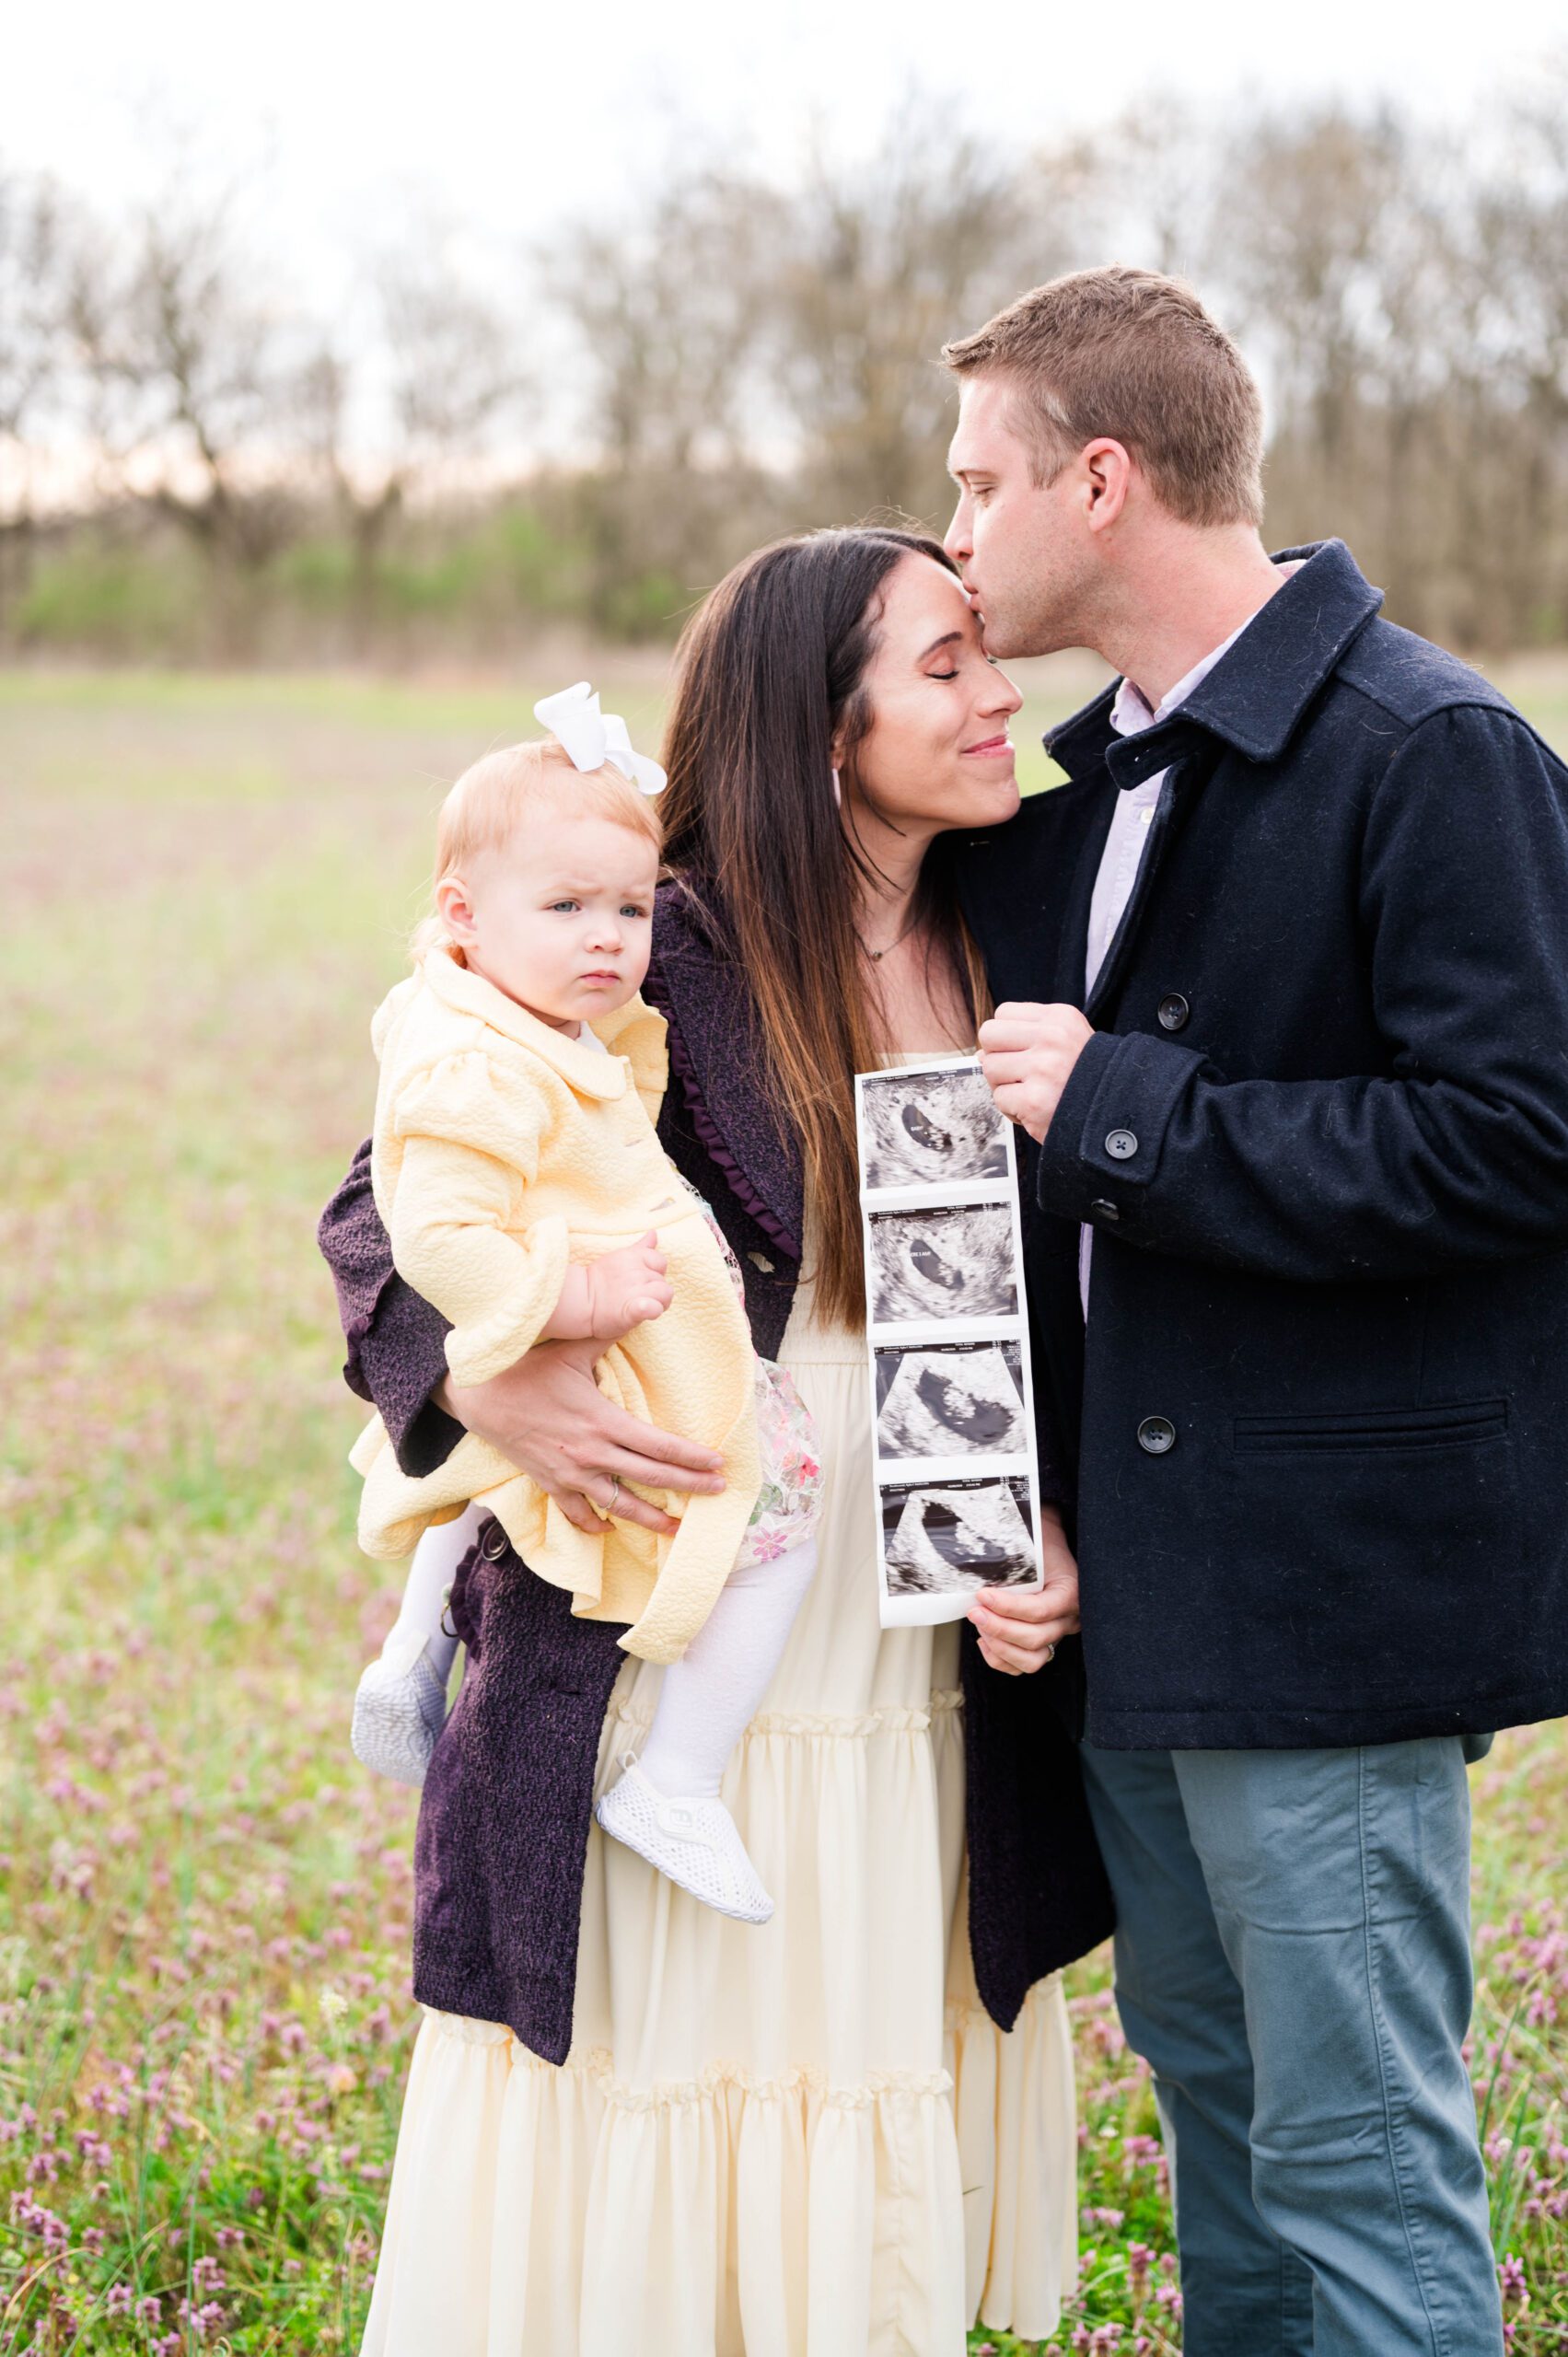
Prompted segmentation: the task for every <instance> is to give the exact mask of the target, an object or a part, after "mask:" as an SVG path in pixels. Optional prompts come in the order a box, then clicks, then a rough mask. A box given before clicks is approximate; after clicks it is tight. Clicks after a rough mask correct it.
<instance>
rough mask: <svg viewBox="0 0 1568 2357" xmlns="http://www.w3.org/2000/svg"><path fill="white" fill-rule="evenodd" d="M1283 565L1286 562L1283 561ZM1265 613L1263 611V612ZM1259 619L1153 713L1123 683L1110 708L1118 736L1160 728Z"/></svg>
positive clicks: (1214, 651) (1205, 660)
mask: <svg viewBox="0 0 1568 2357" xmlns="http://www.w3.org/2000/svg"><path fill="white" fill-rule="evenodd" d="M1280 561H1282V562H1283V560H1280ZM1279 594H1280V593H1279V591H1278V590H1277V589H1276V590H1275V591H1274V596H1275V597H1276V598H1277V597H1278V596H1279ZM1261 610H1262V609H1261V608H1260V609H1259V612H1261ZM1257 619H1258V616H1257V615H1256V614H1249V615H1248V617H1247V621H1245V622H1238V623H1237V626H1236V628H1235V629H1234V630H1233V631H1232V632H1231V634H1230V636H1229V637H1228V638H1222V639H1221V641H1220V643H1219V644H1218V645H1217V646H1212V647H1211V648H1210V649H1209V652H1208V653H1207V655H1204V656H1200V657H1199V659H1198V661H1197V662H1196V663H1194V664H1193V666H1192V668H1191V671H1186V672H1183V674H1182V676H1181V678H1180V679H1178V681H1177V683H1176V685H1175V687H1174V688H1172V689H1170V690H1169V691H1168V692H1167V694H1166V695H1165V696H1164V697H1163V698H1162V699H1161V701H1160V703H1159V705H1158V707H1157V709H1156V710H1155V711H1154V712H1151V711H1150V710H1149V703H1148V698H1147V697H1146V696H1145V695H1144V691H1143V690H1142V688H1135V687H1134V686H1133V684H1132V680H1131V679H1122V680H1121V681H1120V682H1119V683H1118V686H1117V690H1116V695H1115V699H1114V701H1113V702H1112V703H1111V707H1110V725H1111V726H1112V727H1113V728H1114V729H1115V731H1116V733H1117V735H1118V736H1119V737H1137V736H1140V735H1141V734H1142V733H1143V731H1144V729H1145V728H1157V727H1158V726H1159V724H1160V722H1161V721H1162V720H1165V719H1167V718H1168V717H1169V715H1170V714H1172V713H1173V712H1175V711H1176V710H1177V709H1178V708H1179V706H1180V705H1181V704H1184V703H1185V702H1186V701H1187V699H1188V697H1189V696H1190V695H1191V692H1192V691H1193V689H1194V688H1195V687H1196V686H1197V685H1198V683H1199V681H1200V680H1201V679H1207V678H1208V676H1209V673H1210V672H1211V671H1212V670H1213V669H1214V665H1215V664H1216V663H1217V662H1218V661H1219V659H1220V657H1221V656H1222V655H1228V654H1229V653H1230V650H1231V648H1232V647H1233V646H1234V645H1235V644H1236V642H1237V639H1238V638H1239V637H1240V636H1241V633H1242V632H1243V631H1244V630H1245V629H1246V628H1247V626H1248V623H1249V622H1254V621H1257Z"/></svg>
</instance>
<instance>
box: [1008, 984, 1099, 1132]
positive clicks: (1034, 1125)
mask: <svg viewBox="0 0 1568 2357" xmlns="http://www.w3.org/2000/svg"><path fill="white" fill-rule="evenodd" d="M1094 1036H1095V1035H1094V1027H1093V1025H1092V1024H1090V1023H1088V1022H1086V1020H1085V1018H1084V1017H1083V1016H1081V1015H1080V1014H1079V1012H1078V1010H1077V1008H1076V1007H1075V1006H1031V1005H1028V1004H1025V1003H1024V1002H1022V1001H1019V1000H1009V1002H1008V1004H1006V1005H1005V1006H999V1007H998V1008H997V1010H996V1012H995V1014H994V1015H993V1016H992V1018H991V1020H990V1022H989V1023H982V1024H981V1027H980V1068H981V1072H983V1074H985V1077H986V1080H987V1081H988V1082H989V1084H990V1087H991V1093H992V1095H993V1097H995V1099H996V1104H997V1109H998V1110H999V1111H1001V1112H1003V1113H1005V1114H1006V1116H1007V1119H1008V1120H1010V1121H1017V1122H1019V1123H1020V1124H1021V1125H1022V1127H1023V1128H1025V1129H1026V1130H1028V1133H1029V1135H1030V1137H1031V1138H1034V1139H1036V1140H1037V1141H1038V1140H1040V1139H1042V1138H1043V1137H1044V1135H1045V1133H1046V1132H1047V1130H1049V1129H1050V1127H1051V1121H1052V1120H1053V1119H1054V1118H1055V1113H1056V1108H1057V1107H1058V1105H1059V1104H1060V1103H1061V1102H1062V1092H1063V1089H1064V1088H1065V1087H1066V1086H1067V1083H1068V1081H1069V1080H1070V1079H1071V1078H1072V1075H1073V1067H1074V1064H1075V1063H1076V1062H1077V1061H1078V1058H1079V1057H1080V1056H1081V1055H1082V1054H1083V1051H1084V1048H1085V1045H1086V1042H1087V1041H1088V1040H1090V1039H1093V1038H1094Z"/></svg>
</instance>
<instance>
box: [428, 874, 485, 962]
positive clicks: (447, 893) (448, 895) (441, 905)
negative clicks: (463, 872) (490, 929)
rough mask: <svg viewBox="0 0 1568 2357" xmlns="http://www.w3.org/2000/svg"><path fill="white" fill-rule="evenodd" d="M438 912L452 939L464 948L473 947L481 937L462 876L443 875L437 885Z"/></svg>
mask: <svg viewBox="0 0 1568 2357" xmlns="http://www.w3.org/2000/svg"><path fill="white" fill-rule="evenodd" d="M436 915H437V916H438V917H439V918H440V920H441V922H442V923H443V924H444V925H445V926H446V928H447V932H448V933H449V934H450V935H451V936H452V939H453V940H454V941H457V942H460V943H461V944H462V946H464V948H471V946H473V944H474V943H475V942H477V940H478V939H479V921H478V919H477V918H476V917H475V915H474V912H473V902H472V901H471V900H470V898H469V888H468V886H467V885H466V884H465V883H464V881H463V879H462V877H460V876H443V877H442V878H441V881H440V883H439V884H437V886H436Z"/></svg>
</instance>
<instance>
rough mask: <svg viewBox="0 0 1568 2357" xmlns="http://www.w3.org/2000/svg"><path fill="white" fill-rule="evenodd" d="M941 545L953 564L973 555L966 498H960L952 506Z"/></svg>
mask: <svg viewBox="0 0 1568 2357" xmlns="http://www.w3.org/2000/svg"><path fill="white" fill-rule="evenodd" d="M942 545H943V547H944V548H945V549H946V550H947V554H948V555H949V556H950V557H951V558H952V560H953V563H955V564H962V563H963V562H964V560H965V558H966V557H969V556H972V555H973V553H974V551H973V550H972V548H971V547H970V518H969V501H968V500H967V499H962V498H960V500H959V501H958V505H957V506H956V507H955V508H954V510H953V520H952V522H951V523H950V524H949V525H948V527H947V532H946V534H945V535H944V538H943V541H942Z"/></svg>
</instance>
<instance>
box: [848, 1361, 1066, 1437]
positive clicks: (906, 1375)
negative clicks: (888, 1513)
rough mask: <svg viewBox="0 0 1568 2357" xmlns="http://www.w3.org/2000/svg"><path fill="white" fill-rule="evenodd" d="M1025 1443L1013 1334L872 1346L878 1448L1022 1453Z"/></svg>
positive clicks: (1019, 1366) (1021, 1384)
mask: <svg viewBox="0 0 1568 2357" xmlns="http://www.w3.org/2000/svg"><path fill="white" fill-rule="evenodd" d="M1027 1447H1028V1435H1027V1427H1026V1424H1025V1421H1024V1383H1023V1374H1022V1370H1021V1364H1020V1356H1019V1351H1018V1345H1017V1343H1016V1342H960V1343H938V1344H936V1345H935V1346H934V1347H932V1348H929V1349H925V1350H912V1351H878V1352H877V1452H878V1454H879V1455H880V1456H882V1457H1021V1456H1022V1455H1023V1453H1024V1451H1025V1450H1026V1449H1027Z"/></svg>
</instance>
